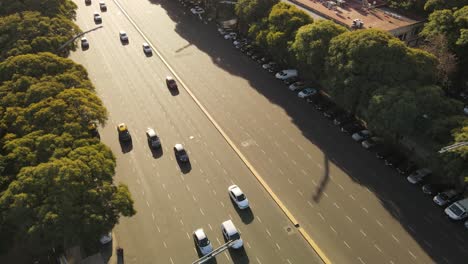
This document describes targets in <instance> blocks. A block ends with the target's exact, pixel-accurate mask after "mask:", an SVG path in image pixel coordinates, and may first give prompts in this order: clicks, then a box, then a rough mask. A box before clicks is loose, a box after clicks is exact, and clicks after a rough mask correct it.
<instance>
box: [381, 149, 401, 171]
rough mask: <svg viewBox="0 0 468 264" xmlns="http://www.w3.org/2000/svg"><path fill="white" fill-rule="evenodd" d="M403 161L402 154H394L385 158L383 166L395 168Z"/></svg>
mask: <svg viewBox="0 0 468 264" xmlns="http://www.w3.org/2000/svg"><path fill="white" fill-rule="evenodd" d="M404 161H405V157H404V156H403V155H402V154H400V153H398V152H394V153H392V154H391V155H390V156H388V157H386V158H385V165H387V166H389V167H394V168H395V167H397V166H398V165H399V164H401V163H403V162H404Z"/></svg>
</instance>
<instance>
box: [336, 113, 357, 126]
mask: <svg viewBox="0 0 468 264" xmlns="http://www.w3.org/2000/svg"><path fill="white" fill-rule="evenodd" d="M353 121H356V119H355V118H354V116H353V115H352V114H350V113H348V112H342V113H341V114H339V115H337V116H336V117H335V119H334V120H333V124H335V125H337V126H343V125H345V124H347V123H350V122H353Z"/></svg>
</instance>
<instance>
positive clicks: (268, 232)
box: [266, 228, 271, 237]
mask: <svg viewBox="0 0 468 264" xmlns="http://www.w3.org/2000/svg"><path fill="white" fill-rule="evenodd" d="M266 232H267V234H268V235H269V236H270V237H271V233H270V231H268V228H267V229H266Z"/></svg>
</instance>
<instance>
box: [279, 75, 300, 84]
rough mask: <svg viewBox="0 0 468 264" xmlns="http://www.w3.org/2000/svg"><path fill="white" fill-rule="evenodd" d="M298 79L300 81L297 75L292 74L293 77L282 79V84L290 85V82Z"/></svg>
mask: <svg viewBox="0 0 468 264" xmlns="http://www.w3.org/2000/svg"><path fill="white" fill-rule="evenodd" d="M299 81H301V79H300V78H299V77H298V76H294V77H291V78H287V79H284V80H283V82H284V84H286V85H291V84H293V83H295V82H299Z"/></svg>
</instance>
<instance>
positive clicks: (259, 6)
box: [235, 0, 279, 31]
mask: <svg viewBox="0 0 468 264" xmlns="http://www.w3.org/2000/svg"><path fill="white" fill-rule="evenodd" d="M278 2H279V0H239V1H238V2H237V4H236V7H235V12H236V15H237V17H238V19H239V25H240V29H241V31H245V30H248V27H249V25H251V24H253V23H255V22H258V21H259V19H260V20H261V19H262V18H265V17H267V16H268V14H269V13H270V10H271V8H272V7H273V6H274V5H275V4H277V3H278Z"/></svg>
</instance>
